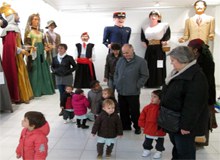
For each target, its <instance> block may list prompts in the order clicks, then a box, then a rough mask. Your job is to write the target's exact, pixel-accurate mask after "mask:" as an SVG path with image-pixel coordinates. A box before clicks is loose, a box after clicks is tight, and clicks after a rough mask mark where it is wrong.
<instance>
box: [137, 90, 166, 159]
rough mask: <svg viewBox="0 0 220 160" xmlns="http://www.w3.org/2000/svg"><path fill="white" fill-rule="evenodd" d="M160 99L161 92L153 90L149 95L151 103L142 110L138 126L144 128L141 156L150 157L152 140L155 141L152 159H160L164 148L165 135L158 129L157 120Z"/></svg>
mask: <svg viewBox="0 0 220 160" xmlns="http://www.w3.org/2000/svg"><path fill="white" fill-rule="evenodd" d="M160 98H161V90H154V91H153V92H152V93H151V102H150V104H149V105H147V106H145V107H144V109H143V110H142V112H141V114H140V117H139V120H138V125H139V126H140V127H141V128H144V134H145V141H144V143H143V147H144V151H143V154H142V156H143V157H147V156H149V155H150V150H151V149H152V148H153V146H152V143H153V140H154V139H155V140H156V143H157V144H156V147H155V148H156V150H157V152H156V153H155V154H154V156H153V158H161V155H162V151H164V150H165V148H164V145H163V144H164V136H165V135H166V133H165V132H164V131H163V130H162V129H158V125H157V118H158V114H159V104H160Z"/></svg>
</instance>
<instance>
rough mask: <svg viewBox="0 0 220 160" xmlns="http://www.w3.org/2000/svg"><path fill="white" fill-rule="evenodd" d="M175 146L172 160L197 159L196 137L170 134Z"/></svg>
mask: <svg viewBox="0 0 220 160" xmlns="http://www.w3.org/2000/svg"><path fill="white" fill-rule="evenodd" d="M169 137H170V141H171V143H172V144H173V150H172V156H173V157H172V160H177V159H181V160H183V159H190V160H195V159H196V147H195V136H192V135H182V134H172V133H169Z"/></svg>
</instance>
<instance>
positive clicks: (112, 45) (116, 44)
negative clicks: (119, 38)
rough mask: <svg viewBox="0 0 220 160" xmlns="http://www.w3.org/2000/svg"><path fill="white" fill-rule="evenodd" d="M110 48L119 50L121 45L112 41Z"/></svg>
mask: <svg viewBox="0 0 220 160" xmlns="http://www.w3.org/2000/svg"><path fill="white" fill-rule="evenodd" d="M111 49H112V50H121V45H120V44H118V43H112V44H111Z"/></svg>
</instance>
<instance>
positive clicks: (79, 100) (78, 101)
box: [72, 89, 90, 129]
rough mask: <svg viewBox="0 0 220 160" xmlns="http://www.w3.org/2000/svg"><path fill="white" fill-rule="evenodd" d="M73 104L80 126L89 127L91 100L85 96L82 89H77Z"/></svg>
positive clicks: (78, 125)
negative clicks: (87, 121) (88, 118)
mask: <svg viewBox="0 0 220 160" xmlns="http://www.w3.org/2000/svg"><path fill="white" fill-rule="evenodd" d="M72 105H73V108H74V112H75V115H76V123H77V127H78V128H80V127H81V128H82V129H87V128H89V126H87V125H86V120H87V108H89V107H90V104H89V100H88V99H87V98H86V97H85V95H84V91H83V90H82V89H77V90H76V91H75V94H74V95H73V98H72ZM81 120H82V124H81Z"/></svg>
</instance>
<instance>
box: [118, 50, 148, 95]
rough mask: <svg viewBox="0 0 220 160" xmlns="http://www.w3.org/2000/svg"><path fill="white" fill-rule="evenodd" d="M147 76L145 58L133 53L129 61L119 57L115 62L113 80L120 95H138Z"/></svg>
mask: <svg viewBox="0 0 220 160" xmlns="http://www.w3.org/2000/svg"><path fill="white" fill-rule="evenodd" d="M148 77H149V71H148V67H147V62H146V60H145V59H143V58H141V57H139V56H137V55H135V54H134V58H133V59H131V60H130V61H127V60H126V59H125V58H124V57H121V58H120V59H119V60H118V62H117V64H116V69H115V74H114V82H115V86H116V89H117V91H118V93H119V94H120V95H123V96H130V95H139V94H140V89H141V87H143V86H144V84H145V82H146V81H147V79H148Z"/></svg>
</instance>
